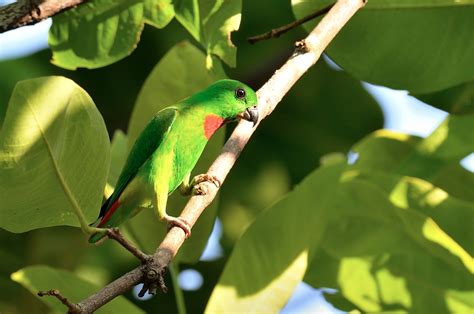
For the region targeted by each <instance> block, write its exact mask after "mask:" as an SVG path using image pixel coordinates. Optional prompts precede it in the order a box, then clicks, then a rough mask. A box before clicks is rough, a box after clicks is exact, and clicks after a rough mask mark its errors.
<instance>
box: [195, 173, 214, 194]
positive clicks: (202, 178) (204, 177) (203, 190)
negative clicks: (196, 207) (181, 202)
mask: <svg viewBox="0 0 474 314" xmlns="http://www.w3.org/2000/svg"><path fill="white" fill-rule="evenodd" d="M203 182H209V183H213V184H214V185H215V186H216V187H217V188H220V187H221V181H219V179H217V177H215V176H213V175H210V174H207V173H204V174H198V175H197V176H195V177H194V178H193V181H192V182H191V186H192V187H193V191H192V193H193V195H206V194H207V193H209V191H208V189H207V187H206V186H205V185H204V184H201V183H203Z"/></svg>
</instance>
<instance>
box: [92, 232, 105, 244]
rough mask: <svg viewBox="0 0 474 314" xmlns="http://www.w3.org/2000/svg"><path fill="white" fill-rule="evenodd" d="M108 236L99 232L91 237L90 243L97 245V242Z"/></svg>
mask: <svg viewBox="0 0 474 314" xmlns="http://www.w3.org/2000/svg"><path fill="white" fill-rule="evenodd" d="M106 235H107V234H106V233H105V232H97V233H94V234H93V235H91V236H90V237H89V243H97V241H99V240H101V239H103V238H104V237H105V236H106Z"/></svg>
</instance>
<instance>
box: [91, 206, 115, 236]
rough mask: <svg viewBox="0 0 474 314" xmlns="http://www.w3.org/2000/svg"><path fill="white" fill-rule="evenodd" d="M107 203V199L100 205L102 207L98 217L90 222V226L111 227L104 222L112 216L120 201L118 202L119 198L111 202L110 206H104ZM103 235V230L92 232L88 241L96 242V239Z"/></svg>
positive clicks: (104, 234)
mask: <svg viewBox="0 0 474 314" xmlns="http://www.w3.org/2000/svg"><path fill="white" fill-rule="evenodd" d="M108 203H109V201H108V200H107V202H105V203H104V205H102V209H101V211H100V216H99V218H98V219H97V220H96V221H95V222H93V223H92V224H90V226H92V227H97V228H111V227H112V226H110V225H106V224H107V222H108V221H109V219H110V217H112V215H113V214H114V212H115V211H116V210H117V208H118V207H119V206H120V202H119V200H116V201H115V202H114V203H113V204H112V206H110V208H106V207H108ZM104 209H105V210H104ZM105 236H106V233H105V232H97V233H94V234H92V235H91V236H90V237H89V243H96V242H97V241H99V240H100V239H102V238H104V237H105Z"/></svg>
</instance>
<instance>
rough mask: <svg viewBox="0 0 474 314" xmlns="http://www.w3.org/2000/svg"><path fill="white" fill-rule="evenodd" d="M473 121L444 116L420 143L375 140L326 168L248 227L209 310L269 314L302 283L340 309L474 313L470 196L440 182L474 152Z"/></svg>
mask: <svg viewBox="0 0 474 314" xmlns="http://www.w3.org/2000/svg"><path fill="white" fill-rule="evenodd" d="M473 123H474V116H473V115H470V116H468V115H465V116H450V117H449V118H447V119H446V120H445V121H444V122H443V123H442V124H441V125H440V126H439V128H438V129H437V130H435V131H434V132H433V133H432V134H431V135H430V136H428V137H427V138H426V139H419V138H414V137H410V136H407V135H404V134H398V133H394V132H389V131H378V132H375V133H374V134H373V135H371V136H369V137H368V138H366V139H364V140H363V141H361V143H359V144H358V145H356V146H355V148H354V150H355V151H356V152H357V153H358V154H359V158H358V160H357V161H356V162H355V164H353V165H346V164H345V163H344V162H338V159H339V158H338V157H337V156H335V155H332V157H327V158H325V160H326V162H325V163H323V166H322V167H321V168H320V169H319V170H316V171H315V172H313V173H312V174H310V175H309V176H308V177H307V178H306V179H305V180H303V182H302V183H301V184H300V185H299V186H298V187H297V188H296V189H295V190H294V191H292V192H291V193H289V194H288V196H287V197H286V198H284V199H283V200H281V201H279V202H278V203H276V204H275V205H273V206H272V207H270V208H269V209H268V210H266V211H264V212H263V213H262V214H261V215H260V216H259V217H258V218H257V220H256V221H255V222H254V223H253V224H252V225H251V226H250V227H249V228H248V229H247V231H246V232H245V233H244V235H243V236H242V238H241V239H240V240H239V241H238V242H237V245H236V247H235V249H234V251H233V253H232V255H231V257H230V258H229V260H228V262H227V265H226V267H225V269H224V272H223V274H222V277H221V278H220V280H219V283H218V285H217V286H216V288H215V290H214V291H213V294H212V295H211V299H210V301H209V304H208V307H207V310H208V311H209V312H225V311H230V310H233V311H235V309H237V310H238V311H250V310H253V311H255V309H257V310H256V311H264V312H276V311H278V310H279V309H280V308H281V307H282V306H283V305H284V304H285V303H286V301H287V300H288V298H289V297H290V295H291V293H292V291H293V289H294V287H295V286H296V284H297V283H298V281H299V280H300V279H301V277H302V276H304V280H305V281H306V282H308V283H310V284H311V285H313V286H314V287H318V288H319V287H331V288H335V289H337V290H338V291H339V292H340V294H339V295H338V296H337V298H334V299H333V300H334V301H335V302H336V303H335V304H336V305H339V306H342V307H343V308H344V309H345V310H352V309H353V308H352V305H355V307H357V308H358V309H360V310H361V311H363V312H383V311H406V312H419V313H422V312H436V313H453V312H456V313H457V312H461V313H464V312H470V311H472V310H473V309H474V301H473V300H474V282H473V281H472V275H473V274H474V259H473V257H472V256H473V254H474V246H473V243H474V232H473V231H472V230H471V229H472V222H473V221H474V200H473V199H472V196H473V192H472V189H469V188H467V189H466V188H464V190H462V191H461V192H459V191H457V188H456V187H455V185H452V184H450V185H448V186H447V187H446V188H445V187H443V181H444V176H446V175H448V174H447V173H446V169H452V166H453V165H454V164H459V161H460V160H461V158H462V157H463V156H465V154H466V153H467V152H472V150H473V149H474V148H473V145H474V141H473V139H472V135H471V133H472V132H469V128H470V126H472V125H473ZM455 174H459V172H456V173H455ZM466 177H470V178H471V180H472V177H474V174H472V173H470V175H465V176H457V177H456V178H454V179H451V181H452V182H453V181H456V180H458V181H460V182H459V183H458V185H462V184H463V183H465V182H463V180H464V178H466ZM471 186H472V185H471ZM469 187H470V186H469ZM256 304H257V306H258V307H256Z"/></svg>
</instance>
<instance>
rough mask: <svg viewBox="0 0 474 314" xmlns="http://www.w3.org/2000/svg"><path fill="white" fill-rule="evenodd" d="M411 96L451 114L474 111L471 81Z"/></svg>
mask: <svg viewBox="0 0 474 314" xmlns="http://www.w3.org/2000/svg"><path fill="white" fill-rule="evenodd" d="M413 96H415V97H416V98H418V99H420V100H422V101H424V102H426V103H427V104H430V105H432V106H435V107H437V108H439V109H442V110H445V111H448V112H450V113H453V114H467V113H474V82H472V81H471V82H468V83H465V84H460V85H457V86H454V87H451V88H448V89H445V90H442V91H438V92H433V93H428V94H415V95H413Z"/></svg>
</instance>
